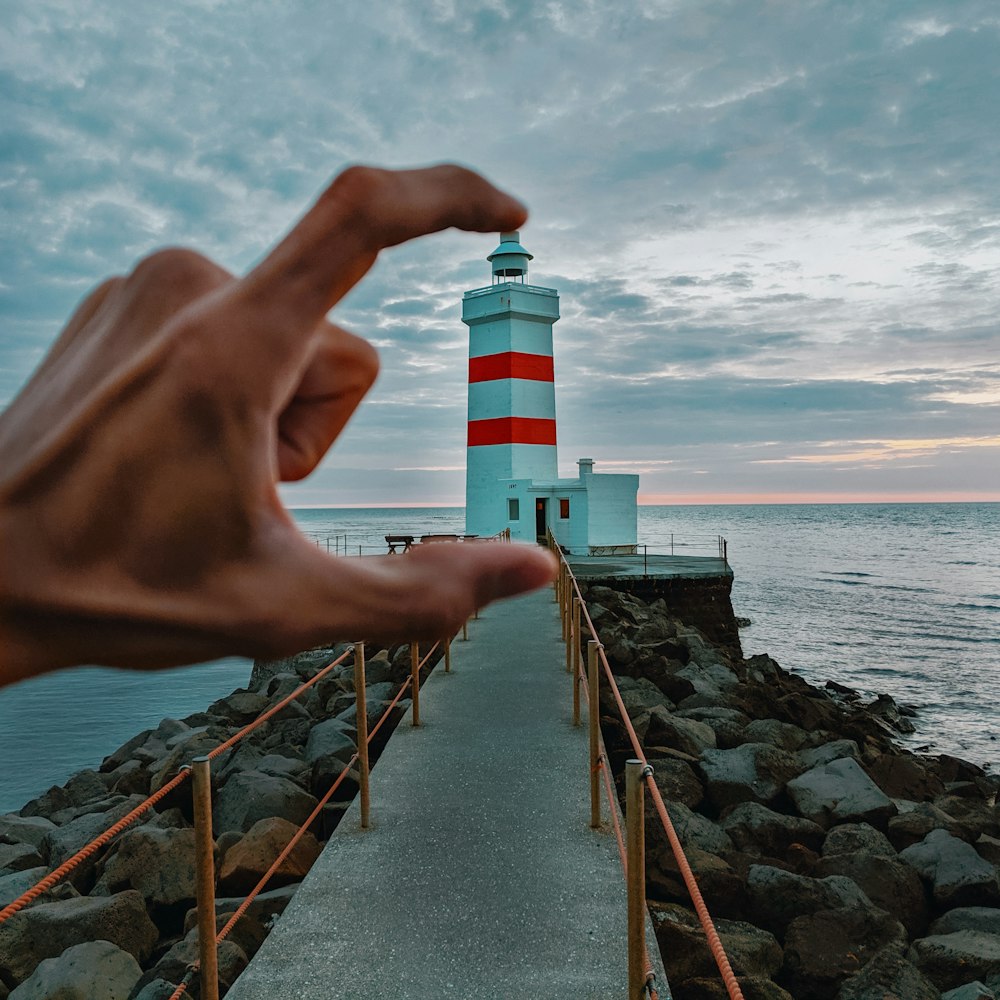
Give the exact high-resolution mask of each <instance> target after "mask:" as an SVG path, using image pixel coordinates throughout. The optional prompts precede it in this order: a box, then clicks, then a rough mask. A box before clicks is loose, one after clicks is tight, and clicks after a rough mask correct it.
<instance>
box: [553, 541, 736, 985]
mask: <svg viewBox="0 0 1000 1000" xmlns="http://www.w3.org/2000/svg"><path fill="white" fill-rule="evenodd" d="M559 558H560V560H561V561H562V562H563V563H564V564H565V566H566V571H567V573H568V574H569V578H570V580H572V582H573V589H574V591H576V595H577V597H579V598H580V607H581V609H582V611H583V614H584V616H585V618H586V620H587V627H588V628H589V629H590V634H591V635H592V636H593V637H594V639H596V640H597V641H598V642H600V636H598V634H597V630H596V629H595V628H594V623H593V621H592V620H591V617H590V614H589V612H588V611H587V605H586V603H585V602H584V600H583V595H582V594H581V593H580V586H579V584H578V583H577V579H576V577H575V576H574V575H573V570H572V569H571V568H570V565H569V563H568V562H566V559H565V557H564V556H563V555H562V553H560V554H559ZM597 653H598V656H599V657H600V658H601V665H602V666H603V668H604V674H605V676H606V677H607V679H608V683H609V684H610V685H611V693H612V694H613V695H614V698H615V703H616V704H617V705H618V711H619V713H620V714H621V717H622V722H623V723H624V725H625V730H626V732H627V733H628V736H629V740H630V742H631V743H632V749H633V750H634V751H635V755H636V757H637V758H638V759H639V760H641V761H642V762H643V764H646V763H647V761H646V755H645V754H644V753H643V752H642V745H641V744H640V742H639V737H638V736H637V735H636V732H635V729H634V728H633V726H632V720H631V719H630V718H629V715H628V711H627V709H626V708H625V702H624V701H623V700H622V696H621V692H620V691H619V690H618V684H617V682H616V681H615V675H614V674H613V673H612V672H611V664H609V663H608V658H607V656H606V655H605V653H604V646H603V644H602V645H599V646H598V647H597ZM646 784H647V786H648V788H649V793H650V795H651V796H652V799H653V804H654V806H655V807H656V812H657V814H658V815H659V817H660V822H661V823H662V824H663V830H664V832H665V833H666V835H667V840H668V841H669V843H670V849H671V850H672V851H673V854H674V859H675V860H676V862H677V867H678V868H679V870H680V873H681V876H682V878H683V879H684V885H685V886H686V887H687V890H688V894H689V895H690V897H691V902H692V903H693V904H694V908H695V912H696V913H697V914H698V920H699V922H700V923H701V928H702V930H703V931H704V933H705V937H706V939H707V940H708V946H709V948H710V949H711V951H712V957H713V958H714V959H715V964H716V965H717V966H718V969H719V973H720V974H721V976H722V980H723V982H724V983H725V986H726V992H727V993H728V994H729V997H730V1000H744V997H743V991H742V990H741V989H740V984H739V983H738V982H737V979H736V974H735V973H734V972H733V968H732V966H731V965H730V963H729V958H728V957H727V956H726V951H725V948H724V947H723V945H722V941H720V940H719V933H718V931H717V930H716V929H715V923H714V922H713V920H712V916H711V914H710V913H709V912H708V907H707V906H706V905H705V900H704V898H703V897H702V894H701V890H700V889H699V888H698V883H697V881H696V880H695V877H694V873H693V872H692V871H691V866H690V864H688V860H687V857H685V855H684V848H683V847H682V846H681V842H680V840H679V839H678V837H677V833H676V832H675V831H674V826H673V823H671V822H670V816H669V815H668V814H667V807H666V806H665V805H664V803H663V797H662V796H661V795H660V790H659V788H657V786H656V782H655V781H654V780H653V776H652V775H651V774H650V775H647V777H646ZM606 787H607V785H606ZM609 795H610V790H609ZM611 812H612V815H614V813H615V810H614V809H612V810H611ZM616 819H617V817H616Z"/></svg>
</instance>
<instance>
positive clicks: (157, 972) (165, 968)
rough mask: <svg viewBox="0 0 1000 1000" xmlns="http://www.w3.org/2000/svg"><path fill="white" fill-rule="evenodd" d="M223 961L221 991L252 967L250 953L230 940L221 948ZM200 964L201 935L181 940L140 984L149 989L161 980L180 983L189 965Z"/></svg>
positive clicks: (220, 971)
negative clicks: (199, 940)
mask: <svg viewBox="0 0 1000 1000" xmlns="http://www.w3.org/2000/svg"><path fill="white" fill-rule="evenodd" d="M218 959H219V992H220V993H224V992H226V991H228V989H229V987H230V986H232V985H233V983H234V982H236V979H237V977H238V976H239V974H240V973H241V972H242V971H243V970H244V969H245V968H246V967H247V965H248V964H249V959H248V958H247V956H246V952H244V951H243V949H242V948H240V947H239V945H236V944H233V942H232V941H229V940H228V939H227V940H225V941H223V942H221V943H220V945H219V949H218ZM196 961H198V932H197V931H192V933H191V935H190V936H189V937H187V938H185V939H184V940H183V941H178V942H177V944H175V945H174V946H173V947H172V948H171V949H170V950H169V951H168V952H167V953H166V954H165V955H164V956H163V957H162V958H161V959H160V960H159V961H158V962H157V963H156V965H154V966H153V968H152V969H150V970H149V971H148V972H146V973H144V974H143V976H142V977H141V978H140V980H139V983H138V985H139V986H141V987H142V988H143V989H145V988H146V987H147V986H148V985H150V984H151V983H152V982H154V981H155V980H157V979H165V980H166V981H167V982H168V983H179V982H180V981H181V980H182V979H183V978H184V974H185V973H186V972H187V970H188V966H189V965H191V964H192V963H193V962H196Z"/></svg>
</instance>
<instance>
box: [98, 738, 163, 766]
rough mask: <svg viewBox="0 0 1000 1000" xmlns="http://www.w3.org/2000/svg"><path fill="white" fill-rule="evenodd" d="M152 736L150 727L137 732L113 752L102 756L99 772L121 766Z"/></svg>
mask: <svg viewBox="0 0 1000 1000" xmlns="http://www.w3.org/2000/svg"><path fill="white" fill-rule="evenodd" d="M152 736H153V730H152V729H144V730H143V731H142V732H141V733H137V734H136V735H135V736H133V737H132V739H130V740H128V741H127V742H125V743H123V744H122V745H121V746H120V747H119V748H118V749H117V750H116V751H115V752H114V753H112V754H109V755H108V756H107V757H105V758H104V762H103V763H102V764H101V768H100V770H101V773H102V774H105V773H107V772H109V771H114V770H116V769H117V768H119V767H121V766H122V764H124V763H125V762H126V761H127V760H131V759H132V755H133V754H134V753H135V751H136V750H138V749H139V747H141V746H143V745H144V744H145V743H146V741H147V740H148V739H150V738H151V737H152Z"/></svg>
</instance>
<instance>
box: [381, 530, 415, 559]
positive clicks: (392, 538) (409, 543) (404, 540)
mask: <svg viewBox="0 0 1000 1000" xmlns="http://www.w3.org/2000/svg"><path fill="white" fill-rule="evenodd" d="M385 541H386V544H387V545H388V546H389V555H391V556H394V555H395V554H396V546H397V545H402V546H403V551H404V552H409V551H410V549H411V548H412V547H413V535H386V536H385Z"/></svg>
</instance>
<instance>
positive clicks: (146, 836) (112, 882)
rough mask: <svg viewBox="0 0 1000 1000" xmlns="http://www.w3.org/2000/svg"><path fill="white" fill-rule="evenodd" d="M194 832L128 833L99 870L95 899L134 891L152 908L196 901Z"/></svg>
mask: <svg viewBox="0 0 1000 1000" xmlns="http://www.w3.org/2000/svg"><path fill="white" fill-rule="evenodd" d="M194 844H195V838H194V830H191V829H188V830H170V829H167V830H161V829H157V828H155V827H151V826H140V827H138V828H137V829H135V830H131V831H129V832H127V833H126V834H125V835H124V836H123V837H122V838H121V840H119V841H118V844H117V845H116V847H115V848H114V850H113V853H111V854H109V855H108V856H107V857H106V858H105V860H104V862H103V865H101V866H100V868H99V874H98V878H97V883H96V884H95V886H94V888H93V890H92V892H93V894H94V895H95V896H110V895H113V894H114V893H116V892H121V891H122V890H124V889H135V890H136V891H137V892H138V893H139V894H140V895H141V896H142V898H143V899H144V900H145V901H146V902H147V903H148V904H149V905H151V906H174V905H176V904H177V903H183V902H186V901H193V900H194V898H195V895H196V893H195V865H194V851H195V846H194Z"/></svg>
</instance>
